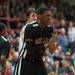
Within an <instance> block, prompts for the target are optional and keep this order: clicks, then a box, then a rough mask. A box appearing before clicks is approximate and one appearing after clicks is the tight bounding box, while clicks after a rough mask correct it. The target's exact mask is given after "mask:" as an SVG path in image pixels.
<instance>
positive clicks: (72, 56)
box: [0, 0, 75, 75]
mask: <svg viewBox="0 0 75 75" xmlns="http://www.w3.org/2000/svg"><path fill="white" fill-rule="evenodd" d="M29 7H33V8H35V9H36V10H37V9H38V8H39V7H49V8H50V9H51V10H52V13H53V18H52V19H51V20H50V25H52V26H53V27H54V28H55V29H58V30H59V32H58V34H57V35H58V36H57V44H58V48H57V49H56V50H55V52H54V53H52V54H51V53H49V52H47V51H46V53H47V54H46V56H44V57H43V61H44V62H45V66H46V69H47V72H48V75H75V6H70V5H69V4H68V3H64V2H62V0H0V22H4V23H5V24H6V25H7V26H8V27H9V28H8V29H7V33H6V35H7V36H6V37H7V38H8V40H9V42H10V45H11V48H10V54H9V58H8V59H7V70H8V73H9V74H7V75H13V70H14V65H15V63H16V59H17V56H18V46H19V36H20V30H21V28H22V27H23V26H24V25H25V22H26V10H27V8H29Z"/></svg>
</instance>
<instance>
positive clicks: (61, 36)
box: [57, 28, 69, 53]
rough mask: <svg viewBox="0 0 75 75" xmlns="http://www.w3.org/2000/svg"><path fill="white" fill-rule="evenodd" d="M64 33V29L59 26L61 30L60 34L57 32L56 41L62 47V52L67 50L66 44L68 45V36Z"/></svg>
mask: <svg viewBox="0 0 75 75" xmlns="http://www.w3.org/2000/svg"><path fill="white" fill-rule="evenodd" d="M65 33H66V31H65V29H64V28H61V32H60V34H58V37H57V43H58V45H60V46H61V47H62V51H63V52H64V53H65V52H66V51H67V50H68V45H69V41H68V37H67V35H66V34H65Z"/></svg>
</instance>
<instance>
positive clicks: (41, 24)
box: [39, 22, 47, 28]
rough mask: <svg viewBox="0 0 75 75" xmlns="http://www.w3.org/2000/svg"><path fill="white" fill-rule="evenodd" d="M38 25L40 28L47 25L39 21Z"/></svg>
mask: <svg viewBox="0 0 75 75" xmlns="http://www.w3.org/2000/svg"><path fill="white" fill-rule="evenodd" d="M39 27H40V28H45V27H47V25H45V24H43V23H41V22H39Z"/></svg>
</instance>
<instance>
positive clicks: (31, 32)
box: [20, 22, 53, 57]
mask: <svg viewBox="0 0 75 75" xmlns="http://www.w3.org/2000/svg"><path fill="white" fill-rule="evenodd" d="M52 32H53V28H52V27H51V26H50V25H48V26H47V27H44V28H40V27H39V25H38V23H37V22H35V23H33V24H29V25H27V26H26V28H25V37H24V39H25V49H24V50H21V52H20V54H21V55H24V53H25V50H27V55H29V56H30V54H32V55H31V57H32V56H33V57H40V56H43V53H44V43H47V42H48V41H49V39H50V38H51V36H52ZM27 55H26V56H27Z"/></svg>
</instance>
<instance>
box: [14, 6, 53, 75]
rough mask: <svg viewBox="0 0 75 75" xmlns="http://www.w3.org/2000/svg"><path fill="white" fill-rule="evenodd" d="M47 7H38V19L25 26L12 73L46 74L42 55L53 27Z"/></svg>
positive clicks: (24, 74) (25, 74)
mask: <svg viewBox="0 0 75 75" xmlns="http://www.w3.org/2000/svg"><path fill="white" fill-rule="evenodd" d="M50 18H52V13H51V11H50V9H49V8H46V7H45V8H39V9H38V21H37V22H34V23H32V24H29V25H27V26H26V28H25V37H24V40H25V41H24V43H23V47H22V49H21V51H20V52H19V57H18V60H17V63H16V66H15V72H14V75H47V71H46V69H45V66H44V62H43V60H42V57H43V55H44V53H45V48H46V47H47V43H48V42H49V39H50V38H51V36H52V33H53V28H52V27H51V26H50V25H49V22H50Z"/></svg>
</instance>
